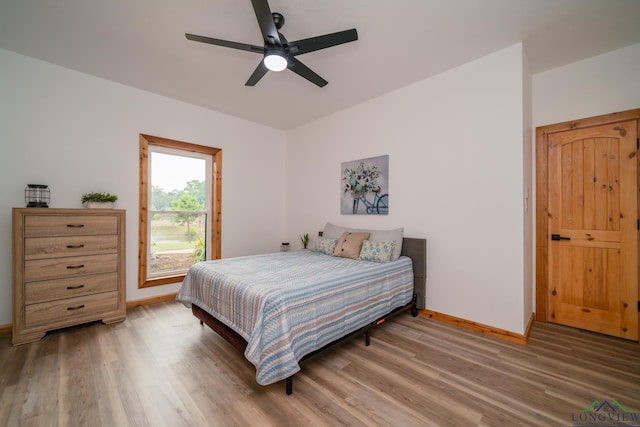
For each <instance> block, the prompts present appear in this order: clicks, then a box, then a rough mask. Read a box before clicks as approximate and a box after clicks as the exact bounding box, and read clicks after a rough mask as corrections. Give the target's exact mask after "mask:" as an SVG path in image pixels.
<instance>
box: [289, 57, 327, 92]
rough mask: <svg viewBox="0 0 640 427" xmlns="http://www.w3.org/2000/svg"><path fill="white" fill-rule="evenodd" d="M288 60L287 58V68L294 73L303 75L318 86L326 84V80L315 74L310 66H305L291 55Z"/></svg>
mask: <svg viewBox="0 0 640 427" xmlns="http://www.w3.org/2000/svg"><path fill="white" fill-rule="evenodd" d="M288 60H289V67H288V68H289V69H290V70H291V71H293V72H294V73H296V74H297V75H299V76H300V77H304V78H305V79H307V80H309V81H310V82H311V83H314V84H316V85H318V86H320V87H324V86H326V85H327V83H329V82H328V81H326V80H325V79H323V78H322V77H320V76H319V75H317V74H316V73H315V72H313V71H312V70H311V68H309V67H307V66H306V65H304V64H303V63H302V62H300V61H298V60H297V59H296V58H294V57H293V56H290V57H289V58H288Z"/></svg>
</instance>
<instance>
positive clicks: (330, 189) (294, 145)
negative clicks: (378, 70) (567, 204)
mask: <svg viewBox="0 0 640 427" xmlns="http://www.w3.org/2000/svg"><path fill="white" fill-rule="evenodd" d="M523 64H524V59H523V51H522V46H521V45H520V44H518V45H515V46H512V47H510V48H507V49H504V50H501V51H499V52H496V53H493V54H491V55H488V56H486V57H483V58H481V59H479V60H476V61H474V62H471V63H468V64H466V65H463V66H461V67H458V68H455V69H453V70H450V71H448V72H446V73H443V74H440V75H438V76H435V77H433V78H430V79H427V80H424V81H421V82H418V83H416V84H413V85H411V86H408V87H406V88H403V89H401V90H398V91H395V92H393V93H390V94H388V95H385V96H382V97H380V98H376V99H373V100H371V101H368V102H366V103H363V104H361V105H358V106H355V107H353V108H350V109H348V110H345V111H343V112H340V113H338V114H335V115H332V116H329V117H326V118H324V119H321V120H318V121H316V122H313V123H310V124H307V125H304V126H302V127H300V128H298V129H295V130H292V131H290V132H289V133H288V135H287V138H288V142H287V156H288V158H287V180H286V189H287V191H286V193H287V220H288V222H287V232H288V235H289V236H290V239H291V240H292V241H294V239H296V241H297V236H298V235H299V234H301V233H305V232H308V233H310V234H313V235H314V236H315V235H316V234H317V233H316V232H317V231H318V230H321V229H322V227H323V226H324V224H325V222H326V221H331V222H334V223H336V224H339V225H344V226H353V227H359V228H380V229H384V228H395V227H400V226H403V227H405V235H406V236H410V237H425V238H427V239H428V243H427V246H428V257H427V258H428V267H427V276H428V277H427V301H426V306H427V308H428V309H431V310H434V311H437V312H440V313H445V314H449V315H452V316H457V317H461V318H464V319H467V320H472V321H476V322H479V323H483V324H487V325H491V326H494V327H497V328H502V329H506V330H509V331H513V332H516V333H523V332H524V327H525V324H524V322H523V319H525V318H527V319H528V316H529V315H530V313H527V314H525V313H523V305H524V303H523V300H524V295H523V293H524V287H523V286H524V285H523V271H524V266H523V263H524V260H525V259H524V231H523V191H524V190H523V188H524V181H523V156H524V153H523V129H524V124H523V115H524V111H523V96H524V95H523V78H524V77H525V75H527V73H528V71H527V72H526V73H525V72H524V71H523ZM385 154H388V155H389V169H390V171H389V175H390V182H389V193H390V213H389V215H387V216H373V215H372V216H364V215H360V216H351V215H341V214H340V191H341V185H340V176H341V163H342V162H345V161H351V160H356V159H360V158H366V157H373V156H379V155H385Z"/></svg>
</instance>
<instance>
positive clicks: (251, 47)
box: [185, 34, 264, 54]
mask: <svg viewBox="0 0 640 427" xmlns="http://www.w3.org/2000/svg"><path fill="white" fill-rule="evenodd" d="M185 37H186V38H187V39H189V40H192V41H194V42H201V43H209V44H214V45H216V46H224V47H230V48H233V49H239V50H247V51H249V52H255V53H260V54H263V53H264V47H262V46H255V45H252V44H246V43H237V42H230V41H228V40H220V39H212V38H211V37H205V36H196V35H195V34H185Z"/></svg>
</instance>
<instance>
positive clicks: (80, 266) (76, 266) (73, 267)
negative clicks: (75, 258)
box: [67, 264, 84, 270]
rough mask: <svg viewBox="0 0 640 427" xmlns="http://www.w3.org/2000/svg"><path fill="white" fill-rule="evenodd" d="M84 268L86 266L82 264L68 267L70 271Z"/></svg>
mask: <svg viewBox="0 0 640 427" xmlns="http://www.w3.org/2000/svg"><path fill="white" fill-rule="evenodd" d="M82 267H84V264H80V265H67V268H68V269H70V270H71V269H75V268H82Z"/></svg>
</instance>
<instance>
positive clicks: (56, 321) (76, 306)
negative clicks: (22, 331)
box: [25, 291, 118, 328]
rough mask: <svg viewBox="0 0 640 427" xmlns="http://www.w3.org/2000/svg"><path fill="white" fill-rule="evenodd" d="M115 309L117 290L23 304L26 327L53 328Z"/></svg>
mask: <svg viewBox="0 0 640 427" xmlns="http://www.w3.org/2000/svg"><path fill="white" fill-rule="evenodd" d="M117 309H118V292H117V291H114V292H107V293H102V294H95V295H88V296H81V297H75V298H68V299H63V300H57V301H49V302H42V303H39V304H29V305H27V306H25V325H26V327H28V328H32V327H37V326H42V325H47V326H49V327H51V328H54V327H57V326H64V325H66V324H67V323H69V322H74V321H76V320H77V319H80V318H83V317H85V318H86V317H88V316H89V317H91V318H93V319H94V320H98V319H100V316H101V315H102V314H104V313H108V312H113V311H116V310H117Z"/></svg>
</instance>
